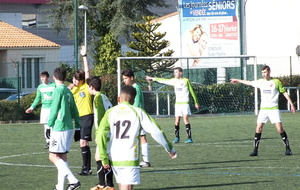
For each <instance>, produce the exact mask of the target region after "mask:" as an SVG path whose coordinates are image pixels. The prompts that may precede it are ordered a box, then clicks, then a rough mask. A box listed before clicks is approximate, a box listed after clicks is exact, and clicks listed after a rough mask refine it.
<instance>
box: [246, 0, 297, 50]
mask: <svg viewBox="0 0 300 190" xmlns="http://www.w3.org/2000/svg"><path fill="white" fill-rule="evenodd" d="M299 10H300V1H299V0H284V1H282V0H248V1H247V3H246V27H247V28H246V31H247V48H248V54H249V55H259V56H260V55H262V56H295V55H296V53H295V52H296V47H297V45H300V22H299V18H300V11H299Z"/></svg>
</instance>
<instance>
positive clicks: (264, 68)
mask: <svg viewBox="0 0 300 190" xmlns="http://www.w3.org/2000/svg"><path fill="white" fill-rule="evenodd" d="M266 69H267V71H271V68H270V67H269V66H268V65H264V66H263V67H262V68H261V71H263V70H266Z"/></svg>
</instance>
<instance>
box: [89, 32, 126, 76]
mask: <svg viewBox="0 0 300 190" xmlns="http://www.w3.org/2000/svg"><path fill="white" fill-rule="evenodd" d="M98 44H99V45H98V46H97V47H98V49H97V52H98V54H96V55H95V58H96V61H95V63H94V66H95V68H94V70H93V74H94V75H99V76H102V75H105V74H116V73H117V57H121V51H120V49H121V46H120V44H119V43H118V42H117V41H116V40H115V38H114V37H113V36H112V34H110V33H108V34H106V35H105V36H103V37H100V40H99V41H98Z"/></svg>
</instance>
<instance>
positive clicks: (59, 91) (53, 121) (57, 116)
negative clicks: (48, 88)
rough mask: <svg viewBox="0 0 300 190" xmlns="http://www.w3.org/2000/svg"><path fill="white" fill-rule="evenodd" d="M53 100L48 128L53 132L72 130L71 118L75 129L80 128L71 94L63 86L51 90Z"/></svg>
mask: <svg viewBox="0 0 300 190" xmlns="http://www.w3.org/2000/svg"><path fill="white" fill-rule="evenodd" d="M52 97H53V100H52V104H51V110H50V118H49V121H48V126H49V127H52V130H53V131H65V130H70V129H73V120H72V119H73V118H74V120H75V128H80V122H79V114H78V110H77V107H76V104H75V101H74V97H73V94H72V92H71V91H70V90H69V89H68V88H67V87H66V86H65V85H63V84H61V85H59V86H57V87H56V88H55V89H54V90H53V94H52Z"/></svg>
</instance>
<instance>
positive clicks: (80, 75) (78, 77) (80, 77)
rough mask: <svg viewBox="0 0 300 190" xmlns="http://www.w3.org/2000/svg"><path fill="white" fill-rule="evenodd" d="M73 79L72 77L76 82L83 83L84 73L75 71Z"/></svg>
mask: <svg viewBox="0 0 300 190" xmlns="http://www.w3.org/2000/svg"><path fill="white" fill-rule="evenodd" d="M73 77H74V78H75V79H76V80H79V81H84V80H85V72H84V70H77V71H76V72H75V73H74V74H73Z"/></svg>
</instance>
